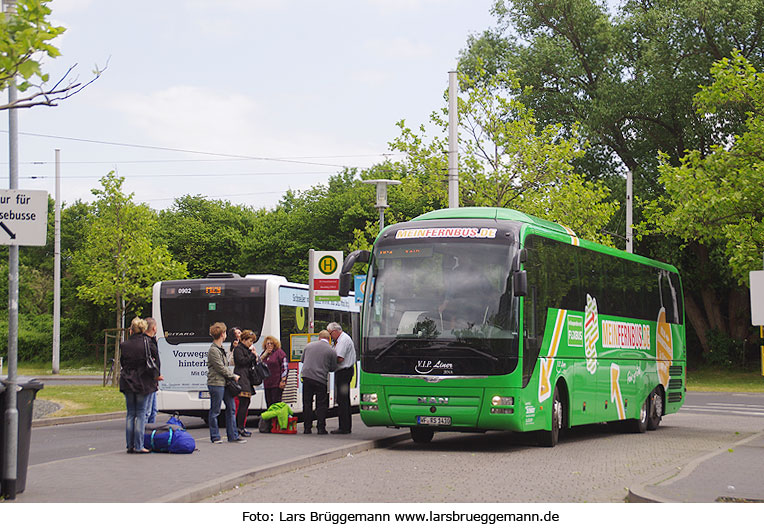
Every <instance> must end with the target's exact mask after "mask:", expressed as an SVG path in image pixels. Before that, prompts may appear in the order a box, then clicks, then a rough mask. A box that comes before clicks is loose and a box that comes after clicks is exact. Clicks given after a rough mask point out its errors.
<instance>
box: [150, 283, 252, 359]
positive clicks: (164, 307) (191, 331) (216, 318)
mask: <svg viewBox="0 0 764 530" xmlns="http://www.w3.org/2000/svg"><path fill="white" fill-rule="evenodd" d="M160 310H161V315H160V318H161V322H162V328H163V331H164V337H165V338H166V339H167V342H168V343H170V344H180V343H184V342H188V343H193V342H206V343H208V342H211V341H212V338H211V337H210V332H209V329H210V325H212V324H213V323H215V322H224V323H225V324H226V325H227V326H228V328H232V327H238V328H241V329H251V330H252V331H254V332H255V333H256V335H257V336H258V337H259V336H260V331H261V330H262V327H263V316H264V315H265V282H264V281H263V280H242V279H237V280H225V279H222V280H213V279H209V280H177V281H167V282H162V291H161V293H160Z"/></svg>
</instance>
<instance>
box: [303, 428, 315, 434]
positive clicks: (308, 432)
mask: <svg viewBox="0 0 764 530" xmlns="http://www.w3.org/2000/svg"><path fill="white" fill-rule="evenodd" d="M312 432H313V431H312V430H310V429H305V430H304V431H302V433H303V434H310V433H312Z"/></svg>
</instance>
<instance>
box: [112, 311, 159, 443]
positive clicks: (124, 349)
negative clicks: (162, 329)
mask: <svg viewBox="0 0 764 530" xmlns="http://www.w3.org/2000/svg"><path fill="white" fill-rule="evenodd" d="M146 327H147V326H146V321H145V320H143V319H142V318H140V317H135V318H134V319H133V321H132V322H131V323H130V338H129V339H127V340H126V341H124V342H122V343H121V344H120V345H119V349H120V358H119V364H120V366H121V371H120V375H119V391H120V392H122V393H123V394H124V395H125V406H126V408H127V416H126V418H125V439H126V441H127V452H128V453H138V454H146V453H149V452H150V451H149V450H148V449H145V448H144V447H143V430H144V427H145V424H146V398H147V397H148V396H149V394H151V392H153V391H155V390H156V380H155V378H154V374H153V373H151V371H150V370H149V368H148V366H146V359H147V357H146V356H147V355H150V353H149V352H148V351H147V348H146V341H148V337H146V335H144V331H146Z"/></svg>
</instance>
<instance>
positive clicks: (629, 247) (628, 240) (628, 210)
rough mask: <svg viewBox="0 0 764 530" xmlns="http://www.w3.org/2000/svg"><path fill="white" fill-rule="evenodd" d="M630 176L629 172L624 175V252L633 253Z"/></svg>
mask: <svg viewBox="0 0 764 530" xmlns="http://www.w3.org/2000/svg"><path fill="white" fill-rule="evenodd" d="M632 186H633V183H632V175H631V170H629V171H628V172H627V173H626V252H629V253H633V252H634V232H633V230H632V222H633V219H632V207H633V202H634V201H633V199H634V197H633V195H632V191H631V190H632Z"/></svg>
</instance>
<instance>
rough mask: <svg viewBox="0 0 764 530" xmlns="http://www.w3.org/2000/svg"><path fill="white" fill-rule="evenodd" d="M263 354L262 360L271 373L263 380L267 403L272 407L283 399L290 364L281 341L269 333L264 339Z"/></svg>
mask: <svg viewBox="0 0 764 530" xmlns="http://www.w3.org/2000/svg"><path fill="white" fill-rule="evenodd" d="M263 350H264V351H263V354H262V355H260V360H261V361H263V362H264V363H265V365H266V366H267V367H268V370H269V372H270V374H271V375H269V376H268V378H267V379H266V380H265V381H263V386H264V387H265V403H266V406H268V407H270V406H271V405H273V404H274V403H278V402H280V401H281V395H282V394H283V393H284V387H285V386H286V384H287V375H288V374H289V364H288V363H287V356H286V353H284V350H282V349H281V343H280V342H279V339H277V338H276V337H271V336H270V335H268V336H267V337H265V339H264V340H263Z"/></svg>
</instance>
